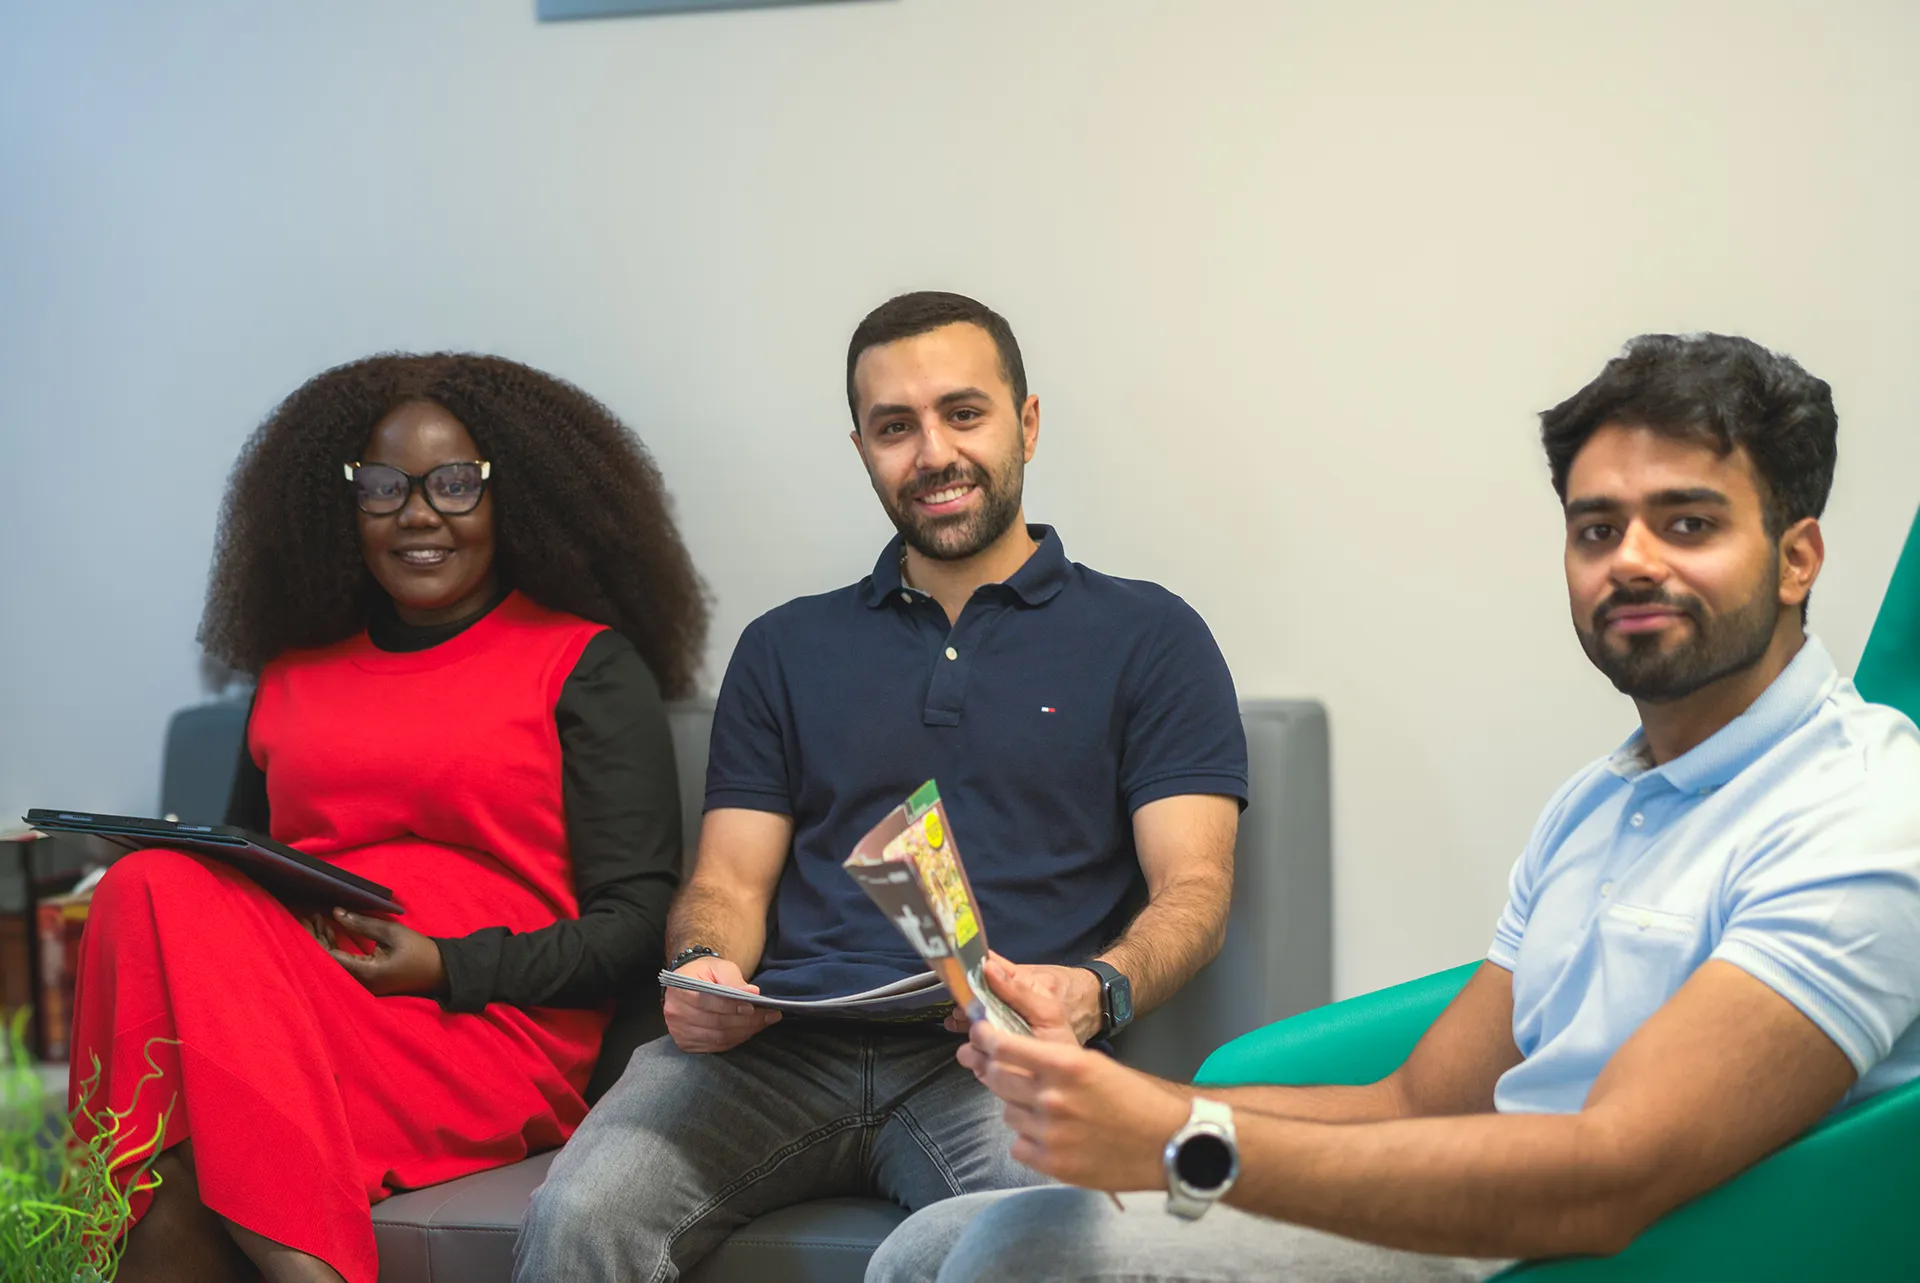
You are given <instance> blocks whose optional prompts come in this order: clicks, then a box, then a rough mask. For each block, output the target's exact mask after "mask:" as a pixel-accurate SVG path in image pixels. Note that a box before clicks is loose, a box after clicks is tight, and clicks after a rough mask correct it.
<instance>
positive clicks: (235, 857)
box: [21, 808, 405, 913]
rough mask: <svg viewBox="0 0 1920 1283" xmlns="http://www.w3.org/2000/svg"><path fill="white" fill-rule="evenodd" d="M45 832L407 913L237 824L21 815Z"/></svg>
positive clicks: (372, 886) (349, 877) (337, 871)
mask: <svg viewBox="0 0 1920 1283" xmlns="http://www.w3.org/2000/svg"><path fill="white" fill-rule="evenodd" d="M21 818H22V819H24V820H25V821H26V822H27V823H28V824H29V825H31V826H32V827H34V828H36V829H39V830H40V831H41V832H43V833H86V834H90V835H92V836H93V837H97V838H104V839H106V840H107V841H109V842H112V843H114V844H116V845H118V846H123V847H125V848H126V849H127V850H129V851H137V850H139V849H140V848H141V847H148V846H166V847H173V848H175V849H176V850H182V851H192V852H194V853H195V854H197V855H210V856H212V857H213V858H214V859H216V860H224V861H226V862H227V863H228V864H231V865H233V866H234V867H235V868H236V869H239V870H240V871H241V872H243V873H245V874H247V875H248V876H249V877H251V878H253V879H254V880H255V881H256V882H259V883H260V884H261V885H263V886H265V887H268V888H269V889H272V890H277V891H288V892H292V893H294V894H296V895H299V896H302V897H304V898H306V899H308V900H312V901H314V902H316V903H318V904H322V905H326V906H328V907H331V906H333V905H336V904H337V905H341V906H343V907H345V908H349V909H362V910H371V911H373V912H376V913H402V912H405V910H403V909H401V907H400V905H399V903H398V902H396V901H395V900H394V898H393V892H392V891H391V890H389V889H388V888H386V887H383V886H381V885H380V884H379V883H378V882H369V881H367V880H366V879H365V878H361V877H355V876H354V875H353V874H351V873H348V872H347V871H346V870H345V869H342V868H340V867H338V866H337V865H332V864H329V863H327V862H326V861H325V860H321V859H317V858H315V857H314V856H311V855H307V854H306V853H304V852H302V851H296V850H294V849H293V848H292V847H290V846H287V845H286V844H284V843H281V842H276V841H274V840H273V839H272V838H270V837H262V836H261V835H260V834H258V833H251V832H249V831H247V830H246V829H243V828H239V827H238V826H236V825H232V824H179V823H176V822H174V821H172V820H147V819H138V818H136V817H134V816H130V815H94V814H92V813H91V812H88V811H51V810H40V809H39V808H35V809H34V810H31V811H28V812H27V813H26V815H24V816H22V817H21Z"/></svg>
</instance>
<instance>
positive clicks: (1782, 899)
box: [1487, 637, 1920, 1113]
mask: <svg viewBox="0 0 1920 1283" xmlns="http://www.w3.org/2000/svg"><path fill="white" fill-rule="evenodd" d="M1643 745H1644V741H1643V739H1642V737H1641V735H1640V734H1639V733H1637V732H1636V733H1635V735H1634V736H1633V737H1632V738H1631V739H1629V740H1628V741H1627V742H1626V744H1625V745H1623V746H1622V747H1621V748H1620V750H1619V751H1618V752H1616V753H1614V754H1613V755H1612V756H1611V757H1609V758H1605V759H1602V760H1601V761H1599V762H1596V763H1594V764H1593V765H1592V766H1589V767H1588V768H1587V769H1586V770H1584V771H1582V772H1581V773H1580V774H1579V775H1577V776H1575V777H1574V778H1573V779H1572V780H1571V781H1570V782H1568V783H1567V784H1566V785H1565V786H1564V787H1563V788H1562V789H1561V790H1560V793H1559V795H1558V796H1556V797H1555V798H1554V799H1553V801H1552V802H1551V803H1550V804H1549V805H1548V807H1547V810H1546V812H1545V814H1544V815H1542V816H1541V818H1540V821H1539V823H1538V825H1537V826H1536V827H1535V829H1534V834H1533V838H1532V840H1531V841H1530V842H1529V843H1528V845H1527V849H1526V851H1525V853H1524V854H1522V855H1521V857H1520V860H1519V862H1518V863H1516V864H1515V865H1514V869H1513V875H1512V878H1511V879H1510V882H1509V888H1508V899H1507V908H1506V912H1505V913H1503V914H1502V915H1501V918H1500V923H1499V926H1498V927H1497V928H1496V929H1495V932H1494V941H1493V947H1492V948H1491V949H1490V950H1489V951H1488V953H1487V957H1488V960H1489V961H1491V962H1493V963H1494V964H1495V965H1496V966H1500V967H1504V968H1506V969H1507V970H1508V971H1511V972H1512V973H1513V1035H1514V1042H1515V1044H1516V1045H1517V1046H1518V1047H1519V1049H1520V1052H1521V1054H1522V1055H1523V1056H1524V1057H1525V1059H1524V1060H1523V1061H1522V1062H1521V1063H1520V1064H1519V1065H1517V1066H1515V1067H1514V1068H1513V1069H1510V1070H1508V1071H1507V1073H1505V1074H1504V1075H1502V1076H1501V1079H1500V1082H1499V1085H1498V1087H1497V1088H1496V1089H1495V1092H1494V1104H1495V1107H1496V1108H1498V1109H1500V1110H1501V1111H1503V1112H1512V1113H1570V1112H1573V1111H1575V1110H1578V1109H1579V1108H1580V1107H1581V1105H1582V1104H1583V1103H1584V1102H1585V1100H1586V1098H1587V1094H1588V1092H1590V1091H1591V1090H1592V1088H1593V1083H1594V1079H1595V1078H1597V1077H1598V1076H1599V1073H1600V1071H1601V1069H1602V1068H1603V1067H1605V1065H1606V1063H1607V1061H1608V1059H1609V1058H1611V1057H1612V1055H1613V1053H1614V1052H1615V1051H1616V1050H1618V1049H1619V1047H1620V1045H1621V1044H1622V1043H1624V1042H1625V1041H1626V1040H1627V1039H1628V1038H1629V1037H1630V1036H1632V1034H1633V1032H1634V1031H1635V1030H1636V1029H1638V1028H1639V1027H1640V1025H1641V1024H1642V1023H1643V1022H1644V1021H1645V1020H1646V1019H1647V1017H1648V1016H1650V1015H1652V1014H1653V1013H1654V1012H1655V1011H1656V1010H1658V1009H1659V1007H1660V1006H1661V1005H1662V1004H1664V1003H1665V1002H1666V1001H1667V999H1669V998H1671V997H1672V996H1673V995H1674V993H1675V992H1676V991H1677V990H1678V989H1679V988H1680V986H1681V985H1682V984H1684V983H1685V982H1686V980H1687V977H1689V976H1690V975H1692V974H1693V972H1694V971H1695V970H1697V969H1698V968H1699V967H1700V965H1701V964H1702V963H1704V962H1706V961H1707V960H1709V959H1718V960H1720V961H1723V962H1728V963H1731V964H1733V965H1734V966H1737V967H1739V968H1741V969H1742V970H1743V971H1746V972H1747V973H1748V974H1750V975H1752V976H1754V977H1755V978H1756V979H1758V980H1759V981H1761V982H1762V983H1763V984H1765V985H1767V986H1768V987H1770V988H1772V989H1773V990H1774V991H1775V992H1776V993H1778V994H1780V996H1781V997H1783V998H1785V999H1786V1000H1787V1001H1788V1002H1791V1003H1792V1004H1793V1005H1794V1006H1795V1007H1797V1008H1799V1009H1800V1011H1802V1012H1803V1013H1805V1015H1806V1016H1807V1018H1808V1019H1810V1020H1811V1021H1813V1023H1814V1024H1816V1025H1818V1026H1819V1027H1820V1028H1821V1030H1823V1031H1824V1032H1825V1033H1826V1034H1827V1036H1828V1037H1830V1038H1832V1039H1833V1041H1834V1042H1835V1044H1837V1045H1838V1046H1839V1048H1840V1049H1841V1050H1842V1051H1844V1052H1845V1053H1846V1055H1847V1058H1848V1059H1849V1060H1851V1061H1852V1062H1853V1065H1854V1068H1855V1069H1856V1070H1857V1071H1858V1072H1859V1074H1860V1079H1859V1081H1858V1082H1857V1083H1856V1084H1855V1085H1854V1087H1853V1089H1852V1091H1851V1092H1850V1093H1849V1094H1848V1096H1847V1100H1846V1102H1845V1103H1849V1104H1850V1103H1853V1102H1856V1101H1859V1100H1864V1099H1865V1098H1866V1097H1868V1096H1871V1095H1873V1094H1874V1093H1876V1092H1878V1091H1883V1090H1885V1089H1886V1088H1888V1087H1892V1086H1896V1085H1898V1084H1900V1083H1903V1082H1906V1081H1907V1080H1909V1079H1911V1078H1914V1077H1916V1076H1920V1029H1916V1028H1914V1022H1915V1018H1916V1016H1920V966H1916V965H1915V964H1914V959H1915V958H1916V957H1920V805H1917V804H1916V803H1915V801H1914V799H1915V798H1917V797H1920V731H1917V730H1916V729H1915V728H1914V724H1913V723H1912V722H1910V721H1908V720H1907V719H1906V718H1905V717H1903V716H1902V715H1901V714H1900V713H1898V712H1896V711H1895V710H1893V709H1890V708H1884V707H1882V706H1880V705H1877V704H1869V703H1867V702H1866V701H1864V700H1862V699H1861V698H1860V696H1859V694H1858V693H1857V692H1855V690H1854V689H1853V684H1852V683H1851V682H1848V681H1845V680H1844V679H1842V678H1841V677H1840V675H1839V673H1838V671H1837V670H1836V669H1835V668H1834V664H1833V660H1832V658H1831V657H1830V656H1829V655H1828V654H1827V651H1826V648H1825V647H1824V646H1822V645H1821V644H1820V642H1819V641H1818V640H1817V639H1815V638H1812V637H1809V638H1808V639H1807V641H1806V643H1805V645H1803V646H1802V647H1801V650H1800V653H1799V654H1798V655H1796V656H1795V657H1794V659H1793V661H1792V662H1791V663H1790V664H1788V665H1787V667H1786V670H1785V671H1784V672H1782V673H1781V674H1780V676H1779V677H1778V678H1777V679H1776V680H1775V681H1774V683H1773V685H1772V686H1770V687H1768V688H1767V690H1766V691H1765V693H1763V694H1762V695H1761V696H1760V698H1759V699H1758V700H1756V701H1754V704H1753V706H1752V707H1751V708H1749V709H1748V710H1747V711H1746V712H1745V713H1743V714H1741V715H1740V716H1739V717H1737V718H1735V719H1734V720H1733V721H1732V722H1730V723H1729V724H1728V725H1726V726H1725V727H1723V728H1722V729H1721V730H1720V731H1719V733H1718V734H1716V735H1714V736H1713V737H1712V738H1711V739H1709V740H1707V741H1706V743H1704V744H1701V745H1700V746H1699V747H1697V748H1695V749H1694V750H1693V751H1691V752H1689V753H1686V754H1684V755H1683V756H1681V757H1679V758H1676V759H1675V760H1673V761H1671V762H1668V763H1667V764H1666V765H1664V766H1660V767H1653V766H1651V765H1650V764H1649V762H1648V760H1647V758H1646V757H1645V755H1644V753H1645V750H1644V746H1643ZM1623 816H1625V817H1626V824H1624V825H1622V823H1621V819H1622V817H1623Z"/></svg>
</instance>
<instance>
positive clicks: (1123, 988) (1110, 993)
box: [1076, 958, 1133, 1036]
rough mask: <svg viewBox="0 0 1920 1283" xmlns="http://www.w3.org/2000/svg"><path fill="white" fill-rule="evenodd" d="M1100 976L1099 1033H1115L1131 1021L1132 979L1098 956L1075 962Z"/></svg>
mask: <svg viewBox="0 0 1920 1283" xmlns="http://www.w3.org/2000/svg"><path fill="white" fill-rule="evenodd" d="M1076 965H1078V966H1081V967H1084V968H1085V969H1086V970H1088V971H1091V972H1093V974H1094V975H1096V976H1099V977H1100V1033H1101V1034H1102V1035H1103V1036H1104V1035H1107V1034H1117V1033H1119V1032H1120V1031H1121V1030H1122V1029H1125V1028H1126V1027H1127V1026H1128V1025H1130V1024H1132V1023H1133V981H1131V980H1129V979H1127V978H1126V977H1125V976H1123V975H1121V974H1120V969H1119V968H1118V967H1115V966H1114V965H1113V964H1112V963H1110V962H1102V961H1100V959H1098V958H1092V959H1089V960H1088V961H1086V962H1082V963H1078V964H1076Z"/></svg>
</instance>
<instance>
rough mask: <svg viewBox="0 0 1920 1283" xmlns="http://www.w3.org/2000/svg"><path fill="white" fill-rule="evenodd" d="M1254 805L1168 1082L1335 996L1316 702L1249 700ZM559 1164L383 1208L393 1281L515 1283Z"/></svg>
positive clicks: (779, 1245)
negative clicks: (527, 1215)
mask: <svg viewBox="0 0 1920 1283" xmlns="http://www.w3.org/2000/svg"><path fill="white" fill-rule="evenodd" d="M246 707H247V706H246V704H245V702H244V701H240V702H236V703H233V704H227V705H215V706H208V707H207V708H205V709H196V710H189V712H188V713H184V714H182V715H181V717H180V718H178V719H176V722H177V724H176V725H175V726H174V727H173V728H171V730H170V732H169V737H168V744H167V781H166V808H167V809H168V810H171V811H176V812H177V813H179V814H181V815H183V816H185V815H189V814H199V813H204V817H205V818H207V819H215V818H218V816H219V815H221V814H224V812H225V797H226V793H225V791H224V790H225V789H226V787H227V785H228V784H229V783H230V782H231V778H232V770H233V759H234V755H235V754H236V753H237V752H238V751H239V742H240V737H241V735H242V733H243V731H244V728H245V724H246ZM1242 712H1243V714H1244V716H1245V718H1246V723H1247V740H1248V744H1247V747H1248V759H1249V760H1248V766H1249V775H1250V782H1251V784H1252V792H1253V795H1254V799H1255V802H1254V805H1253V807H1252V808H1250V809H1249V810H1248V812H1247V815H1246V817H1245V818H1244V819H1243V820H1242V822H1241V826H1240V841H1239V844H1238V848H1237V850H1236V852H1235V866H1236V867H1235V875H1234V906H1233V919H1232V922H1231V923H1230V924H1229V926H1228V930H1227V946H1226V949H1225V950H1224V951H1223V952H1222V954H1221V956H1220V958H1219V960H1218V961H1216V962H1215V963H1214V964H1213V965H1212V966H1210V967H1208V968H1206V969H1205V970H1203V971H1202V972H1201V973H1200V975H1199V976H1198V977H1196V979H1195V980H1194V981H1193V982H1192V983H1191V984H1190V985H1189V986H1188V987H1187V989H1186V990H1185V991H1184V992H1182V994H1181V995H1180V998H1179V1000H1178V1001H1176V1002H1175V1003H1172V1004H1169V1006H1167V1007H1165V1008H1162V1009H1161V1010H1159V1011H1156V1012H1153V1013H1152V1014H1150V1015H1149V1016H1147V1017H1146V1018H1145V1019H1144V1020H1142V1021H1141V1022H1140V1023H1139V1024H1138V1025H1136V1026H1135V1027H1134V1028H1133V1029H1132V1030H1130V1031H1128V1033H1127V1034H1126V1035H1124V1036H1123V1037H1122V1038H1121V1039H1120V1040H1119V1043H1118V1047H1117V1050H1118V1052H1119V1055H1120V1058H1121V1059H1122V1060H1126V1061H1128V1062H1129V1063H1131V1064H1134V1065H1137V1066H1139V1067H1141V1068H1144V1069H1148V1070H1150V1071H1152V1072H1156V1073H1160V1074H1164V1075H1166V1076H1168V1077H1172V1078H1183V1077H1187V1076H1189V1075H1190V1074H1191V1073H1192V1071H1193V1069H1194V1067H1195V1066H1197V1065H1198V1064H1199V1063H1200V1060H1201V1058H1202V1057H1204V1056H1205V1055H1206V1053H1207V1052H1208V1051H1209V1050H1211V1049H1212V1048H1213V1047H1215V1046H1218V1045H1219V1044H1220V1043H1222V1042H1225V1041H1226V1040H1227V1039H1229V1038H1232V1037H1235V1036H1237V1035H1239V1034H1242V1033H1245V1032H1246V1031H1247V1030H1249V1029H1253V1028H1257V1027H1258V1026H1260V1025H1263V1024H1266V1023H1268V1022H1270V1021H1273V1020H1278V1019H1280V1018H1282V1017H1284V1016H1290V1015H1292V1014H1294V1013H1295V1012H1297V1011H1302V1010H1305V1009H1306V1008H1308V1007H1312V1006H1317V1005H1319V1004H1320V1003H1323V1002H1326V1001H1327V1000H1328V999H1329V998H1330V997H1331V992H1330V991H1331V987H1332V986H1331V975H1330V972H1331V949H1330V947H1329V943H1328V932H1329V924H1330V921H1331V910H1330V889H1329V883H1330V870H1329V840H1328V820H1327V813H1328V792H1329V790H1328V785H1327V724H1326V714H1325V712H1324V710H1322V709H1321V708H1320V707H1319V706H1318V705H1317V704H1312V703H1307V702H1299V701H1285V700H1272V701H1249V702H1247V703H1245V704H1243V705H1242ZM667 716H668V723H669V725H670V727H671V728H672V731H673V739H674V750H675V755H676V757H677V758H678V762H677V765H678V767H679V773H680V783H681V803H682V807H683V809H684V811H685V816H686V821H685V833H686V841H687V847H688V855H689V856H691V853H692V848H693V845H694V843H695V841H696V839H697V837H698V835H699V832H700V812H701V802H702V796H703V793H702V786H703V784H704V781H705V778H706V765H707V735H708V732H709V731H710V729H711V725H712V718H713V705H712V701H711V700H695V701H687V702H685V703H678V704H674V705H671V706H669V709H668V715H667ZM659 1004H660V995H659V989H658V987H657V986H656V985H655V984H653V983H652V981H651V978H646V979H643V980H642V982H641V985H640V988H639V991H638V992H636V993H634V994H633V995H631V996H630V997H629V999H628V1000H627V1001H625V1002H623V1003H621V1004H620V1008H619V1011H618V1012H617V1013H616V1015H615V1017H614V1021H613V1024H612V1025H611V1026H610V1027H609V1028H608V1030H607V1037H606V1044H605V1046H604V1048H603V1054H602V1056H601V1060H600V1064H599V1065H598V1066H597V1067H596V1069H595V1071H594V1074H593V1079H592V1081H591V1082H590V1083H589V1085H588V1088H587V1093H586V1095H587V1099H588V1100H589V1101H592V1100H597V1099H598V1098H599V1096H600V1094H601V1093H602V1092H604V1091H605V1090H606V1089H607V1087H608V1086H610V1085H611V1084H612V1082H613V1081H614V1080H615V1079H617V1078H618V1077H619V1076H620V1072H621V1070H622V1069H624V1068H625V1067H626V1060H627V1056H628V1055H629V1054H630V1053H631V1052H632V1050H633V1048H634V1047H635V1046H637V1045H638V1044H639V1043H641V1042H644V1041H646V1040H648V1039H650V1038H654V1037H658V1036H659V1035H660V1034H661V1033H663V1032H665V1026H664V1024H663V1023H662V1022H661V1020H660V1006H659ZM552 1161H553V1156H552V1155H551V1154H542V1155H539V1156H538V1157H534V1158H529V1159H527V1160H526V1161H524V1162H520V1163H515V1164H514V1165H513V1166H511V1167H504V1168H499V1169H497V1170H494V1171H490V1172H480V1173H477V1174H475V1175H473V1176H468V1177H464V1178H462V1179H460V1180H457V1181H449V1182H447V1183H446V1184H444V1185H436V1186H434V1187H433V1188H431V1189H423V1190H415V1191H413V1192H411V1193H407V1194H400V1195H397V1196H395V1197H393V1198H390V1199H388V1200H387V1201H386V1202H384V1203H381V1204H380V1205H379V1206H378V1207H376V1208H374V1209H373V1222H374V1237H375V1240H376V1241H377V1242H378V1244H379V1250H380V1278H381V1280H382V1283H506V1280H508V1279H509V1278H510V1277H511V1275H512V1273H513V1243H514V1238H515V1236H516V1235H517V1234H518V1232H519V1226H520V1218H521V1215H522V1214H523V1213H524V1212H525V1211H526V1207H527V1200H528V1199H529V1198H530V1197H531V1196H532V1194H533V1191H534V1189H535V1187H536V1186H538V1185H539V1184H540V1182H541V1181H542V1180H544V1179H545V1177H546V1173H547V1168H548V1166H549V1165H551V1163H552ZM905 1216H906V1212H905V1211H904V1210H903V1209H901V1208H899V1207H897V1206H895V1205H893V1204H891V1203H884V1202H878V1201H875V1200H871V1199H826V1200H822V1201H820V1202H814V1203H803V1204H800V1205H799V1206H797V1207H790V1208H787V1209H785V1210H783V1211H779V1212H774V1213H771V1214H770V1215H767V1216H763V1217H761V1218H760V1219H758V1220H756V1221H753V1222H752V1223H750V1224H748V1225H747V1226H746V1227H745V1228H743V1229H741V1230H740V1231H739V1232H737V1233H736V1234H734V1235H733V1236H732V1237H731V1238H730V1239H729V1240H728V1241H727V1242H726V1243H725V1244H723V1245H722V1246H721V1247H720V1248H719V1250H717V1251H716V1252H714V1253H713V1254H712V1255H711V1256H709V1257H708V1258H707V1259H706V1260H704V1261H702V1262H701V1263H700V1264H699V1265H698V1266H697V1267H696V1268H695V1269H694V1270H693V1272H692V1273H691V1274H689V1275H688V1276H687V1277H688V1281H689V1283H767V1281H769V1280H786V1279H795V1280H801V1281H802V1283H837V1281H838V1280H846V1281H847V1283H858V1281H859V1280H860V1279H861V1277H862V1275H863V1274H864V1273H865V1270H866V1263H867V1258H868V1257H869V1256H871V1255H872V1254H873V1250H874V1248H876V1247H878V1246H879V1244H880V1241H881V1240H882V1239H884V1238H885V1237H886V1236H887V1233H888V1232H889V1231H890V1230H892V1228H893V1227H894V1226H895V1225H897V1224H899V1222H900V1221H901V1220H903V1219H904V1218H905Z"/></svg>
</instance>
